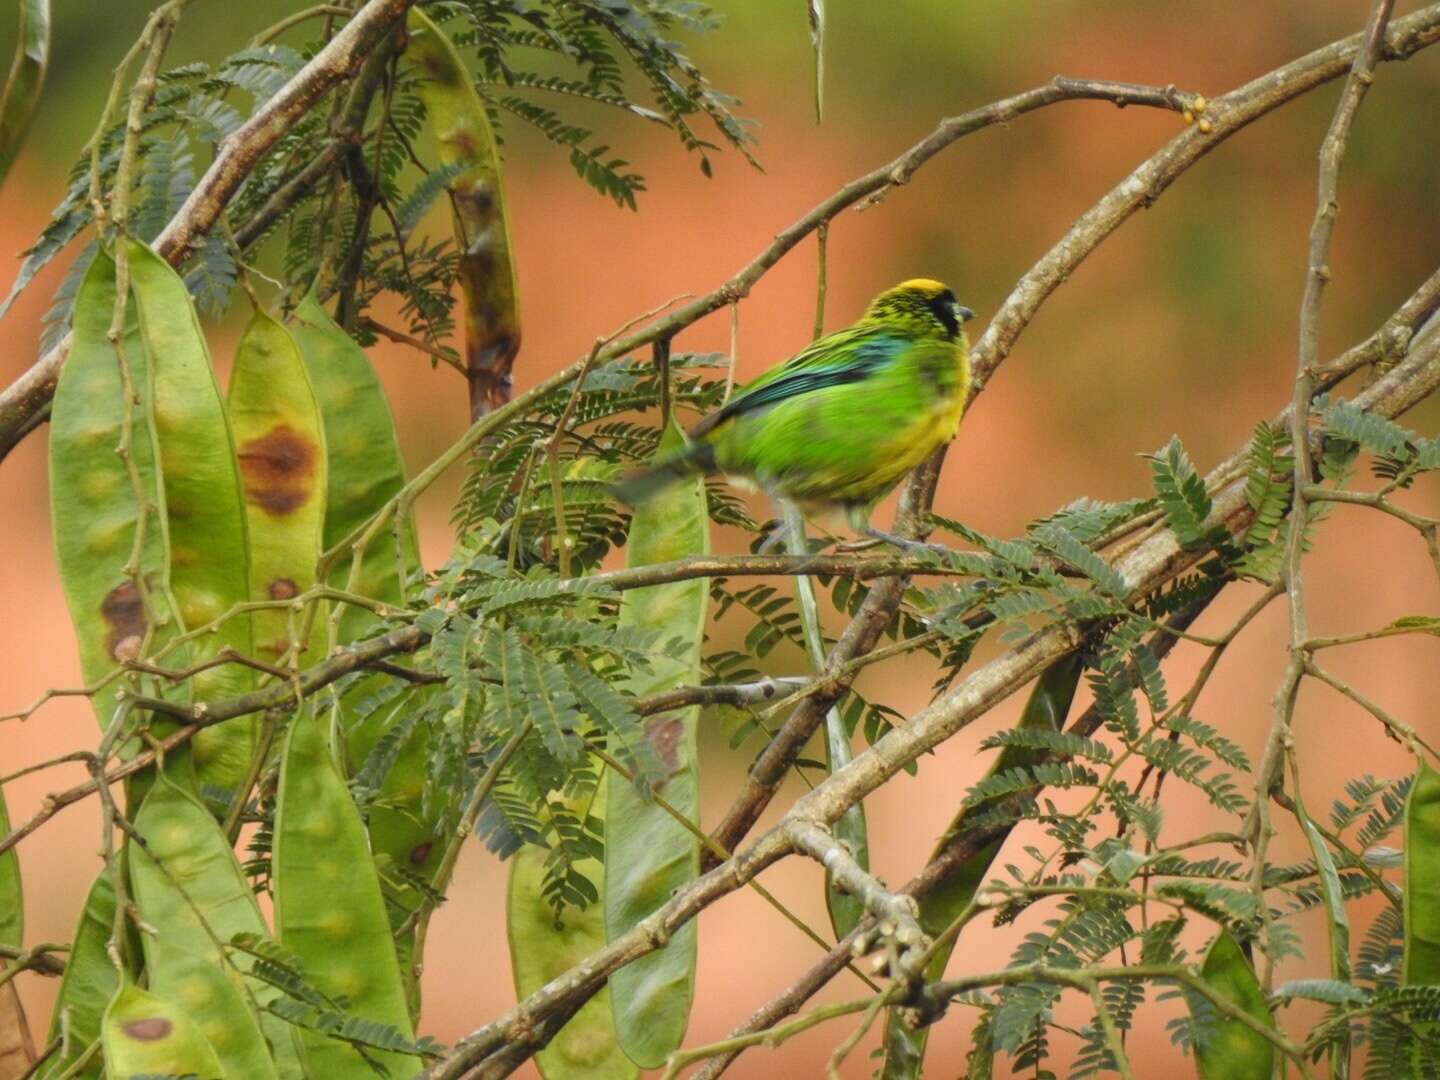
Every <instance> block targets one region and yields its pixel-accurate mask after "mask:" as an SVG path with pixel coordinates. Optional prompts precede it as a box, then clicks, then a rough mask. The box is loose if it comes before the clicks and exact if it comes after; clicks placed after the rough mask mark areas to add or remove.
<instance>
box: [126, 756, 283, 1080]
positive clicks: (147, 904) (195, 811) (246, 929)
mask: <svg viewBox="0 0 1440 1080" xmlns="http://www.w3.org/2000/svg"><path fill="white" fill-rule="evenodd" d="M135 828H136V831H138V832H139V834H140V835H141V836H143V837H144V838H145V845H144V846H143V847H140V846H136V847H134V848H132V849H131V851H130V882H131V888H132V890H133V891H134V898H135V905H136V907H137V908H138V909H139V911H140V915H141V918H142V919H144V921H145V923H146V924H147V925H149V926H152V927H154V929H155V933H154V934H145V935H143V936H142V938H141V941H142V943H143V945H144V949H145V961H146V965H145V966H146V970H147V971H148V972H149V979H150V989H151V990H152V991H153V992H154V993H156V994H158V995H159V996H160V997H162V998H164V999H165V1000H166V1001H168V1002H171V1003H172V1004H174V1005H177V1006H179V1007H180V1008H182V1009H184V1010H185V1012H186V1014H187V1015H189V1016H190V1017H191V1018H192V1019H193V1020H194V1021H195V1023H196V1025H197V1026H198V1027H199V1028H200V1030H201V1032H202V1033H203V1034H204V1035H205V1037H206V1038H207V1039H208V1040H209V1041H210V1044H211V1046H212V1047H213V1048H214V1050H215V1052H216V1054H217V1055H218V1056H219V1058H220V1060H221V1062H222V1063H223V1064H224V1065H225V1067H226V1069H227V1070H228V1071H229V1072H230V1073H231V1074H232V1075H235V1076H245V1077H251V1076H253V1077H256V1078H257V1080H259V1078H265V1077H276V1076H289V1077H297V1078H298V1077H300V1076H301V1075H302V1070H301V1068H300V1059H299V1053H298V1049H297V1046H296V1042H295V1036H294V1029H293V1028H292V1027H291V1026H290V1025H289V1024H287V1023H285V1022H284V1021H283V1020H280V1019H279V1018H278V1017H274V1016H271V1015H270V1014H269V1013H261V1014H259V1015H257V1013H256V1010H255V1009H254V1008H253V1007H252V1006H251V1004H250V1001H249V999H248V997H247V989H248V993H249V994H253V995H255V996H256V997H257V998H260V999H261V1000H263V999H265V998H267V997H270V996H273V991H271V990H270V989H269V988H268V987H266V986H265V985H264V984H263V983H260V982H259V981H251V982H250V985H249V987H248V988H246V987H244V986H242V984H241V981H240V976H239V972H240V971H245V970H247V969H248V968H249V966H250V958H249V957H248V956H246V955H244V954H233V955H234V965H235V966H234V967H233V968H232V967H231V966H229V965H228V964H227V962H226V958H225V956H224V953H223V950H222V946H223V945H224V944H225V943H227V942H229V941H230V940H231V939H232V938H234V937H235V936H236V935H237V934H251V935H256V936H259V937H268V936H269V934H268V931H267V929H266V926H265V921H264V919H263V918H262V917H261V915H260V908H259V906H258V905H257V904H256V902H255V894H254V893H253V892H252V891H251V889H250V884H249V882H248V881H247V880H246V878H245V875H244V872H243V871H242V870H241V869H240V865H239V863H237V862H236V861H235V854H234V851H233V850H232V849H231V846H230V842H229V840H228V839H227V838H226V836H225V833H224V831H223V830H222V829H221V828H220V826H219V825H218V824H217V823H216V822H215V819H214V818H213V817H212V816H211V815H210V813H209V811H207V810H206V809H205V808H204V807H203V806H202V805H201V804H200V803H199V802H198V801H197V800H196V799H195V798H194V797H193V796H192V795H191V794H190V793H189V792H188V791H186V790H185V784H184V783H176V782H174V781H173V780H172V778H171V776H170V766H168V765H167V767H166V770H165V771H164V772H163V773H162V774H161V776H160V777H159V778H158V779H157V781H156V783H155V785H154V786H153V787H152V788H151V789H150V793H149V794H148V795H147V796H146V797H145V801H144V802H143V803H142V804H141V806H140V810H139V812H138V813H137V814H136V815H135ZM237 969H238V970H237ZM267 1040H268V1042H269V1046H268V1047H267V1045H266V1043H267ZM277 1066H278V1067H277Z"/></svg>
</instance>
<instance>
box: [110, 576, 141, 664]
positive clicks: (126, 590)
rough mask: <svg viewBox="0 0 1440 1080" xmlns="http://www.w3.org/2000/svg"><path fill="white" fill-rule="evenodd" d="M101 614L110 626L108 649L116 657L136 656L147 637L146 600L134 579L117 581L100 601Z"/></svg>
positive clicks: (128, 657) (117, 658) (124, 658)
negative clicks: (141, 595) (118, 583)
mask: <svg viewBox="0 0 1440 1080" xmlns="http://www.w3.org/2000/svg"><path fill="white" fill-rule="evenodd" d="M100 617H101V618H102V619H104V620H105V625H106V626H108V627H109V628H110V630H109V633H107V634H106V635H105V650H106V651H107V652H108V653H109V654H110V656H111V657H112V658H114V659H116V660H134V659H135V657H137V656H138V655H140V643H141V642H142V641H143V640H144V639H145V602H144V601H143V600H142V599H141V598H140V590H139V589H137V588H136V587H135V583H134V582H133V581H127V582H125V583H123V584H121V585H116V586H115V588H113V589H111V590H110V591H109V592H108V593H106V594H105V599H104V600H102V601H100Z"/></svg>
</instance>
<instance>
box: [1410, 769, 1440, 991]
mask: <svg viewBox="0 0 1440 1080" xmlns="http://www.w3.org/2000/svg"><path fill="white" fill-rule="evenodd" d="M1401 982H1402V983H1403V984H1404V985H1405V986H1436V985H1440V772H1436V771H1435V770H1434V769H1432V768H1431V767H1430V765H1429V764H1428V763H1426V762H1421V765H1420V772H1419V773H1418V774H1417V775H1416V777H1415V782H1414V783H1413V784H1412V785H1411V786H1410V794H1409V795H1408V796H1407V797H1406V800H1405V963H1404V967H1403V968H1402V975H1401Z"/></svg>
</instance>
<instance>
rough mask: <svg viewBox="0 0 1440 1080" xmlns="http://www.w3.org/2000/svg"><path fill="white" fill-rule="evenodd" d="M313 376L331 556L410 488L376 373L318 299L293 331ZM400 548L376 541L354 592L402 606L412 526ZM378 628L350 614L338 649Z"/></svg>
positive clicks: (339, 572)
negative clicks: (322, 434) (321, 430)
mask: <svg viewBox="0 0 1440 1080" xmlns="http://www.w3.org/2000/svg"><path fill="white" fill-rule="evenodd" d="M287 326H288V329H289V330H290V333H291V335H292V336H293V337H294V340H295V343H296V344H297V345H299V346H300V356H301V359H303V360H304V362H305V368H306V371H307V372H308V373H309V375H310V385H311V388H312V389H313V390H314V393H315V402H316V404H317V406H318V407H319V409H320V420H321V424H322V426H323V427H324V430H325V455H326V474H325V485H326V492H325V534H324V544H325V547H326V548H327V549H328V548H331V547H334V546H335V545H336V544H338V543H340V541H341V540H343V539H345V537H347V536H349V535H350V533H352V532H353V531H354V530H355V528H356V527H357V526H359V525H360V524H361V523H362V522H364V521H366V520H368V519H369V518H370V517H371V516H372V515H373V514H374V513H375V512H376V511H377V510H379V509H380V508H381V507H382V506H384V505H385V504H386V503H387V502H388V501H389V500H390V499H391V497H392V496H394V495H395V493H396V492H398V491H399V490H400V489H401V488H402V487H404V486H405V465H404V462H403V461H402V460H401V457H400V444H399V442H398V441H397V440H396V437H395V420H394V418H393V417H392V416H391V415H390V406H389V404H388V403H387V402H386V400H385V392H384V391H383V390H381V388H380V380H379V379H378V378H376V376H375V369H374V368H372V367H371V366H370V361H369V360H367V359H366V358H365V353H364V352H363V351H362V350H361V348H360V346H359V345H357V344H355V342H354V341H353V340H352V339H351V337H350V335H349V334H347V333H345V331H344V330H342V329H340V327H339V326H337V325H336V324H335V321H334V320H333V319H331V318H330V316H329V314H328V313H327V312H326V311H325V309H324V308H323V307H321V306H320V303H319V302H318V301H317V300H316V299H315V297H314V296H313V295H307V296H306V297H305V298H304V299H303V300H301V301H300V303H299V304H298V305H297V306H296V308H295V311H294V313H293V315H292V317H291V319H290V320H289V322H288V323H287ZM399 548H400V551H399V554H398V556H397V553H396V544H395V543H394V542H386V540H385V539H384V538H381V539H380V540H377V541H376V542H375V543H374V544H372V545H371V546H370V548H369V549H368V550H367V551H366V553H365V558H364V560H363V561H362V563H361V572H360V577H359V580H358V581H357V582H356V583H355V591H356V592H358V593H359V594H360V595H362V596H368V597H370V598H371V599H372V600H380V601H383V602H385V603H390V604H398V603H399V602H400V600H401V598H402V595H403V594H402V583H403V580H404V576H406V575H408V574H410V573H412V572H413V571H414V570H415V569H417V568H418V566H419V561H420V560H419V555H418V554H417V547H416V542H415V526H414V521H413V518H412V517H411V516H410V515H408V514H407V515H405V516H404V517H403V518H402V519H401V523H400V539H399ZM349 577H350V561H349V559H348V557H347V558H345V559H342V560H341V561H340V563H339V565H338V566H336V567H335V570H334V572H333V573H332V574H331V577H330V584H331V585H335V586H337V587H339V588H344V587H345V585H346V584H347V582H348V580H349ZM373 623H374V617H373V616H371V615H370V614H369V613H368V612H365V611H362V610H359V609H356V608H351V609H347V610H346V611H345V612H344V613H343V614H342V616H341V619H340V641H341V642H342V643H344V642H347V641H353V640H355V639H356V638H357V637H359V636H360V635H361V634H363V633H364V631H365V629H366V627H368V626H370V625H372V624H373Z"/></svg>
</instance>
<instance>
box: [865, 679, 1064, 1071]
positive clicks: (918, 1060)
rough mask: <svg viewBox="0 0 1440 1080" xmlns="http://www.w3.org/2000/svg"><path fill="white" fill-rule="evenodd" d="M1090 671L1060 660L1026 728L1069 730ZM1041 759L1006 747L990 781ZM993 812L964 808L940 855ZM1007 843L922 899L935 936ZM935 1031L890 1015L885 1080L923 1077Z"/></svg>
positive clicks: (935, 967) (937, 974) (940, 965)
mask: <svg viewBox="0 0 1440 1080" xmlns="http://www.w3.org/2000/svg"><path fill="white" fill-rule="evenodd" d="M1084 668H1085V662H1084V659H1083V657H1082V656H1081V654H1080V653H1079V652H1078V651H1076V652H1072V653H1069V654H1067V655H1065V656H1063V657H1061V658H1060V659H1059V660H1057V661H1055V662H1054V663H1053V664H1051V665H1050V666H1049V667H1048V668H1046V669H1045V670H1044V671H1043V672H1042V673H1041V674H1040V678H1039V679H1038V680H1036V683H1035V688H1034V689H1033V690H1031V691H1030V698H1029V700H1028V701H1026V703H1025V711H1024V712H1023V713H1021V714H1020V723H1019V724H1018V725H1017V726H1018V727H1021V728H1041V729H1044V730H1047V731H1060V730H1061V729H1062V728H1063V727H1064V726H1065V717H1066V716H1067V715H1068V714H1069V712H1070V704H1071V702H1073V701H1074V700H1075V689H1076V687H1077V686H1079V684H1080V673H1081V672H1082V671H1083V670H1084ZM1037 757H1038V754H1037V752H1036V751H1034V750H1028V749H1025V748H1024V747H1019V746H1007V747H1004V748H1003V749H1002V750H1001V751H1000V753H999V754H998V755H997V756H996V758H995V761H994V763H993V764H992V765H991V766H990V768H989V770H988V771H987V772H986V776H997V775H999V774H1000V773H1003V772H1005V771H1006V770H1008V769H1014V768H1018V767H1022V766H1025V765H1028V764H1031V763H1032V762H1034V761H1035V760H1036V758H1037ZM985 809H987V804H986V803H984V802H981V803H978V804H976V805H974V806H968V807H965V808H964V809H962V810H961V811H960V812H959V813H958V814H956V815H955V818H954V820H953V821H951V823H950V827H949V828H948V829H946V830H945V835H944V836H942V837H941V838H940V843H939V844H937V845H936V847H935V854H936V855H939V854H940V853H941V852H943V851H944V850H945V849H946V848H947V847H948V846H949V845H950V844H952V843H953V842H954V841H955V840H956V839H958V838H959V837H961V836H963V835H964V833H965V830H966V828H967V827H968V825H969V822H970V821H971V820H972V819H973V818H974V816H975V815H976V814H978V813H980V812H982V811H984V810H985ZM1004 843H1005V839H1004V837H1000V838H998V839H996V840H994V841H992V842H991V843H990V844H987V845H986V846H985V847H984V848H982V849H981V850H980V851H977V852H976V853H975V854H974V855H972V856H971V857H970V858H969V859H967V860H966V861H965V862H964V863H963V864H961V866H960V867H958V868H957V870H956V872H955V873H954V874H953V875H952V876H951V877H949V878H947V879H946V880H945V881H942V882H940V883H939V884H937V885H936V886H935V888H933V889H932V890H931V891H930V892H928V893H927V894H926V895H925V896H924V897H923V898H922V899H921V900H920V925H921V926H922V927H923V928H924V930H925V932H926V933H927V934H930V935H931V936H935V935H938V934H940V933H942V932H944V930H945V928H946V927H947V926H949V925H950V923H951V922H953V921H954V920H955V919H956V918H957V917H958V916H959V915H960V913H961V912H963V911H964V910H965V908H967V907H968V906H969V904H970V901H971V900H973V899H974V897H975V892H976V890H977V889H979V888H980V886H981V885H983V884H984V883H985V878H986V876H987V875H988V874H989V873H990V865H991V863H993V862H994V861H995V856H996V855H998V854H999V853H1000V848H1001V846H1002V845H1003V844H1004ZM953 949H954V943H953V942H952V943H951V944H950V945H949V946H947V947H945V948H942V949H939V950H937V951H936V953H935V956H934V958H933V959H932V960H931V961H930V964H929V966H928V967H927V968H926V969H925V977H926V979H928V980H936V979H940V978H943V977H944V975H945V965H946V963H948V962H949V960H950V953H951V951H952V950H953ZM929 1037H930V1029H929V1028H928V1027H923V1028H918V1029H917V1028H911V1027H908V1026H906V1024H905V1023H904V1021H903V1020H902V1019H901V1017H900V1013H899V1011H898V1010H895V1009H891V1010H889V1012H888V1014H887V1016H886V1020H885V1062H884V1064H883V1066H882V1067H881V1072H880V1075H881V1077H882V1080H911V1078H913V1077H918V1076H919V1075H920V1070H921V1067H922V1065H923V1063H924V1059H925V1045H926V1042H927V1041H928V1039H929Z"/></svg>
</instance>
